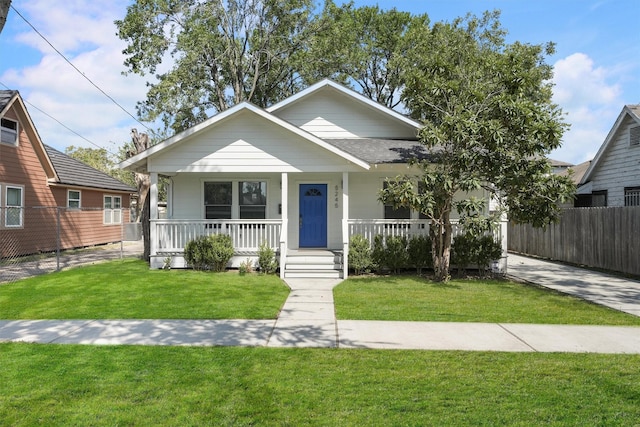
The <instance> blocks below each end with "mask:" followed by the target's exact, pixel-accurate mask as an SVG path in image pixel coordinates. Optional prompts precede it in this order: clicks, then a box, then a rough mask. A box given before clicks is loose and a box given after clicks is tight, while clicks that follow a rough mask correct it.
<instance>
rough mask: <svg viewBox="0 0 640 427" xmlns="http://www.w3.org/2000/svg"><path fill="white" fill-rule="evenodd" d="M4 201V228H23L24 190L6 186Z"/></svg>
mask: <svg viewBox="0 0 640 427" xmlns="http://www.w3.org/2000/svg"><path fill="white" fill-rule="evenodd" d="M4 192H5V200H4V207H5V212H4V226H5V227H7V228H18V227H22V226H23V224H22V223H23V210H24V188H23V187H18V186H12V185H7V186H5V190H4Z"/></svg>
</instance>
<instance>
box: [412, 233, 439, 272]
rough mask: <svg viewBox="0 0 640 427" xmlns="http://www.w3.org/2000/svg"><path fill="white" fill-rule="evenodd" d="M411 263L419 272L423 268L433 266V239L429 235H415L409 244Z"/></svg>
mask: <svg viewBox="0 0 640 427" xmlns="http://www.w3.org/2000/svg"><path fill="white" fill-rule="evenodd" d="M407 252H408V255H409V265H411V266H412V267H415V269H416V272H417V273H418V274H422V269H423V268H429V267H433V258H432V250H431V239H430V238H429V236H413V237H412V238H411V239H409V245H408V246H407Z"/></svg>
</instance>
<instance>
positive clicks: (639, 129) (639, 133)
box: [629, 126, 640, 146]
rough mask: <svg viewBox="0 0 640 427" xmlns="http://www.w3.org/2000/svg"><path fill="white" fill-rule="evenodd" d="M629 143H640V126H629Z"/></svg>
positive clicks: (632, 144)
mask: <svg viewBox="0 0 640 427" xmlns="http://www.w3.org/2000/svg"><path fill="white" fill-rule="evenodd" d="M629 145H631V146H634V145H640V126H634V127H632V128H629Z"/></svg>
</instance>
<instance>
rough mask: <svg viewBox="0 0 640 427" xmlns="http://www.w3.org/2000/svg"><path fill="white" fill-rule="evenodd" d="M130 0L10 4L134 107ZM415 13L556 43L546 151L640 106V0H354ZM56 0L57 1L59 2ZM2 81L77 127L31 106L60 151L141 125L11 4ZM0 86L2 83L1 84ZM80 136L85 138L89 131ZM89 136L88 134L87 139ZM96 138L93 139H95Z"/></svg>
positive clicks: (577, 148) (137, 82)
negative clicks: (554, 124)
mask: <svg viewBox="0 0 640 427" xmlns="http://www.w3.org/2000/svg"><path fill="white" fill-rule="evenodd" d="M129 3H130V2H129V1H128V0H111V1H108V2H97V1H95V0H65V1H62V0H13V6H14V7H15V8H16V9H17V10H18V11H19V12H20V13H21V14H22V15H23V16H24V17H25V18H26V19H27V20H28V21H29V22H31V24H32V25H34V26H35V27H36V28H37V29H38V31H40V32H41V33H42V34H43V35H44V36H45V37H46V38H47V39H48V40H49V41H50V42H51V43H52V44H53V45H54V46H55V47H56V48H57V49H58V50H60V51H61V52H63V53H64V55H65V56H66V57H67V58H68V59H70V60H71V61H72V62H73V63H74V65H75V66H76V67H77V68H78V69H80V70H81V71H82V72H83V73H84V74H85V75H86V76H87V77H89V78H90V79H91V80H92V81H93V82H95V83H96V84H97V85H98V86H99V87H100V88H102V89H103V90H104V91H105V92H106V93H108V94H109V95H110V96H111V97H112V98H114V99H115V100H117V101H118V103H119V104H120V105H122V106H123V107H124V108H125V109H126V110H127V111H128V112H130V113H132V114H135V104H136V102H137V101H139V100H143V99H144V98H145V93H146V87H145V79H144V78H141V77H139V76H131V75H130V76H123V75H122V72H123V71H124V67H123V65H122V63H123V59H124V57H123V55H122V53H121V52H122V50H123V49H124V47H125V45H124V43H123V42H122V41H120V40H119V39H118V38H117V36H116V28H115V26H114V25H113V21H114V20H116V19H122V18H123V17H124V15H125V13H126V7H127V5H128V4H129ZM355 3H356V5H358V6H361V5H375V4H378V5H379V6H380V7H381V8H383V9H389V8H392V7H395V8H397V9H398V10H405V11H409V12H413V13H427V14H428V15H429V17H430V19H431V21H432V22H435V21H442V20H446V21H450V20H453V19H455V18H456V17H459V16H464V15H465V14H466V13H468V12H471V13H474V14H481V13H482V12H484V11H485V10H493V9H499V10H501V12H502V17H501V22H502V24H503V26H504V27H505V28H506V29H507V31H508V32H509V35H508V41H509V42H513V41H516V40H518V41H521V42H527V43H545V42H549V41H552V42H555V43H556V45H557V52H556V54H555V55H554V56H552V57H550V58H548V63H550V64H552V65H553V66H554V71H555V77H554V84H555V88H554V100H555V102H556V103H557V104H558V105H560V107H562V109H563V111H564V112H565V113H566V121H567V122H568V123H570V124H571V129H570V130H569V131H568V132H567V133H566V134H565V136H564V138H563V146H562V147H561V148H560V149H559V150H556V151H555V152H554V153H552V157H553V158H556V159H558V160H563V161H567V162H570V163H576V164H577V163H580V162H582V161H585V160H588V159H590V158H592V157H593V156H594V155H595V153H596V152H597V150H598V148H599V147H600V145H601V144H602V142H603V141H604V139H605V137H606V135H607V133H608V132H609V130H610V129H611V127H612V126H613V124H614V122H615V120H616V118H617V116H618V114H619V113H620V111H621V110H622V107H623V106H624V105H625V104H640V31H638V28H639V27H638V17H639V16H640V1H638V0H491V1H490V0H394V1H389V0H380V1H377V2H375V1H369V0H356V1H355ZM56 5H58V6H60V7H57V6H56ZM0 83H2V84H4V85H6V86H8V87H9V88H11V89H18V90H20V92H21V94H22V96H23V97H24V98H25V99H26V100H27V101H28V102H29V103H30V104H33V106H35V107H38V108H39V109H41V110H43V111H44V112H46V113H48V114H49V115H52V116H54V117H55V118H56V119H57V120H59V121H60V122H62V123H64V124H65V125H66V126H67V127H69V128H71V129H73V130H74V131H75V132H77V133H78V134H80V135H82V136H83V137H84V138H81V137H79V136H77V135H76V134H74V133H72V132H70V131H68V130H67V129H65V128H64V127H63V126H61V125H60V124H58V123H57V122H56V121H54V120H52V119H51V118H49V117H47V116H46V115H45V114H42V113H41V112H39V111H38V110H37V109H36V108H35V107H32V106H31V105H27V108H29V111H30V114H31V116H32V118H33V120H34V122H35V125H36V128H37V129H38V132H39V133H40V136H41V138H42V139H43V141H44V142H45V143H46V144H49V145H51V146H53V147H55V148H57V149H59V150H64V149H65V148H66V147H68V146H70V145H73V146H83V147H92V148H96V146H100V147H104V148H106V149H108V150H109V151H112V152H115V151H117V147H118V146H120V145H121V144H122V142H124V141H128V140H129V138H130V137H129V132H130V129H131V128H132V127H137V128H138V129H139V130H141V131H143V130H144V129H143V128H142V126H141V125H140V124H139V123H136V122H135V121H134V120H133V119H132V118H131V117H130V116H129V115H128V114H126V113H125V112H124V111H122V109H120V108H119V107H118V106H116V105H114V104H113V103H112V102H111V101H110V100H109V99H108V98H106V97H105V96H104V95H103V94H101V93H100V92H99V91H98V90H97V89H96V88H95V87H93V86H92V85H91V84H90V83H89V82H88V81H87V80H86V79H84V78H83V77H82V76H80V75H79V74H78V73H77V72H76V71H75V70H73V68H71V66H70V65H69V64H67V63H66V62H65V60H64V59H62V58H61V57H60V56H59V55H58V54H57V53H56V52H55V51H54V50H53V49H52V48H51V47H50V46H49V45H47V44H46V42H45V41H43V40H42V39H41V38H40V37H39V36H38V35H37V34H36V33H35V32H34V31H33V30H32V29H31V28H30V27H29V26H28V25H27V24H26V23H25V22H24V21H23V20H22V19H21V18H20V17H19V16H18V15H17V14H16V13H15V12H14V11H10V14H9V18H8V20H7V24H6V25H5V28H4V30H3V32H2V33H1V34H0ZM0 88H2V89H4V87H3V86H1V85H0ZM85 138H86V139H85ZM87 140H89V141H91V143H90V142H87ZM92 143H93V144H95V145H93V144H92Z"/></svg>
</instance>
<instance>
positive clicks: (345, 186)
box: [342, 172, 349, 279]
mask: <svg viewBox="0 0 640 427" xmlns="http://www.w3.org/2000/svg"><path fill="white" fill-rule="evenodd" d="M342 258H343V259H342V269H343V272H342V277H343V278H344V279H346V278H347V276H348V275H349V262H348V260H349V172H342Z"/></svg>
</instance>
